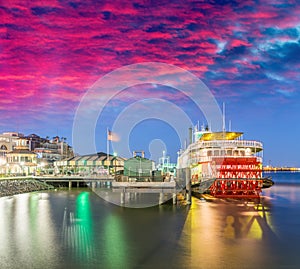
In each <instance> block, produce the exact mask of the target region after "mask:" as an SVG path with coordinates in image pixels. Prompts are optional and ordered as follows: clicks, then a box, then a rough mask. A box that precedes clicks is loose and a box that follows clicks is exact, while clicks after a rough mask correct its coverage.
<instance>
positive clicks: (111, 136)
mask: <svg viewBox="0 0 300 269" xmlns="http://www.w3.org/2000/svg"><path fill="white" fill-rule="evenodd" d="M107 140H109V141H119V137H118V135H117V134H116V133H114V132H112V131H111V130H107Z"/></svg>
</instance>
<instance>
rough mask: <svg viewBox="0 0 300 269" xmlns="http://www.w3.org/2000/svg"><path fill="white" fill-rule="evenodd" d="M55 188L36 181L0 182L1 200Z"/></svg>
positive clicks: (7, 180) (5, 180)
mask: <svg viewBox="0 0 300 269" xmlns="http://www.w3.org/2000/svg"><path fill="white" fill-rule="evenodd" d="M53 188H54V187H53V186H51V185H49V184H46V183H44V182H41V181H38V180H35V179H24V180H11V179H4V180H0V198H1V197H6V196H12V195H16V194H21V193H29V192H35V191H42V190H50V189H53Z"/></svg>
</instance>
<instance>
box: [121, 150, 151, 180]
mask: <svg viewBox="0 0 300 269" xmlns="http://www.w3.org/2000/svg"><path fill="white" fill-rule="evenodd" d="M154 170H155V163H154V161H152V160H149V159H146V158H145V157H144V155H142V156H138V155H135V156H134V157H132V158H130V159H128V160H125V161H124V176H128V177H136V178H142V177H152V171H154Z"/></svg>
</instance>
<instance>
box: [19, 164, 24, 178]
mask: <svg viewBox="0 0 300 269" xmlns="http://www.w3.org/2000/svg"><path fill="white" fill-rule="evenodd" d="M20 165H21V170H22V176H24V162H20Z"/></svg>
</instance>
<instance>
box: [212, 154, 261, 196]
mask: <svg viewBox="0 0 300 269" xmlns="http://www.w3.org/2000/svg"><path fill="white" fill-rule="evenodd" d="M213 161H214V163H215V168H216V180H215V181H214V183H213V184H212V186H211V187H210V193H211V195H213V196H214V197H218V198H259V195H260V193H261V188H262V186H263V181H262V165H261V163H260V162H259V161H258V160H257V158H256V157H225V158H214V160H213Z"/></svg>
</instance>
